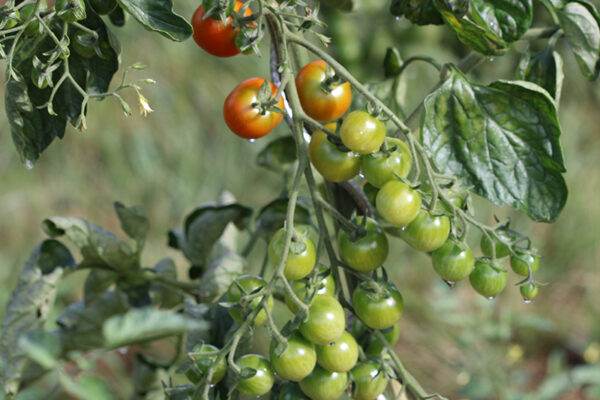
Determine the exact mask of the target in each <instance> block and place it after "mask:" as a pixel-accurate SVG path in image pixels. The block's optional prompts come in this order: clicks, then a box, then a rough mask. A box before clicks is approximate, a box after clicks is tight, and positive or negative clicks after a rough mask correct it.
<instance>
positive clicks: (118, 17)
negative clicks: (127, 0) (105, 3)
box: [108, 6, 126, 27]
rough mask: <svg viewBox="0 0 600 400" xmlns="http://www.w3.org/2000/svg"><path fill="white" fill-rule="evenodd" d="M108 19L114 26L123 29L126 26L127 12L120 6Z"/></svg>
mask: <svg viewBox="0 0 600 400" xmlns="http://www.w3.org/2000/svg"><path fill="white" fill-rule="evenodd" d="M108 18H109V19H110V22H112V24H113V25H114V26H118V27H121V26H124V25H125V21H126V20H125V12H124V11H123V8H121V7H120V6H117V8H115V10H114V11H113V12H111V13H110V14H108Z"/></svg>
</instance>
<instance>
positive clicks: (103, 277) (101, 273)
mask: <svg viewBox="0 0 600 400" xmlns="http://www.w3.org/2000/svg"><path fill="white" fill-rule="evenodd" d="M117 277H118V275H117V274H116V273H114V272H112V271H108V270H103V269H93V270H91V271H90V273H89V274H88V276H87V278H85V282H84V284H83V300H84V302H85V305H86V306H89V305H91V304H92V303H93V302H95V301H96V300H98V299H99V298H100V297H101V296H102V294H104V292H105V291H106V289H108V288H109V287H110V285H112V284H113V283H115V281H116V280H117Z"/></svg>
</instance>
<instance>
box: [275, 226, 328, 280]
mask: <svg viewBox="0 0 600 400" xmlns="http://www.w3.org/2000/svg"><path fill="white" fill-rule="evenodd" d="M295 229H296V231H298V233H299V234H300V235H302V236H303V237H304V241H303V242H302V244H300V243H295V242H294V239H292V244H291V247H290V249H289V251H288V256H287V258H286V260H285V266H284V269H283V274H284V275H285V277H286V279H288V280H290V281H293V280H296V279H302V278H304V277H305V276H306V275H308V274H309V273H310V271H312V269H313V268H314V266H315V263H316V262H317V249H316V248H315V244H314V243H313V241H312V240H311V239H310V238H309V237H308V232H307V230H306V228H305V227H304V228H303V227H301V226H296V227H295ZM284 239H285V228H281V229H279V230H278V231H277V232H275V234H274V235H273V238H272V239H271V242H270V243H269V260H270V261H271V264H273V265H274V266H276V265H277V263H279V260H280V259H281V256H282V253H283V251H282V250H283V242H284ZM302 245H303V246H302ZM295 246H298V247H304V249H303V250H302V251H295V250H298V249H294V247H295Z"/></svg>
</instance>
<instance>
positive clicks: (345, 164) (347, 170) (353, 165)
mask: <svg viewBox="0 0 600 400" xmlns="http://www.w3.org/2000/svg"><path fill="white" fill-rule="evenodd" d="M335 127H336V124H327V125H325V128H327V130H329V131H331V132H335ZM308 156H309V158H310V162H311V163H312V165H314V166H315V168H316V169H317V171H319V173H320V174H321V175H322V176H323V178H325V179H327V180H328V181H331V182H344V181H347V180H349V179H352V178H354V177H355V176H356V175H358V172H359V171H360V157H359V155H358V154H355V153H353V152H351V151H342V150H340V149H339V148H338V146H336V145H335V144H333V143H331V142H330V141H329V139H328V138H327V134H326V133H325V132H323V131H316V132H314V133H313V134H312V136H311V138H310V144H309V145H308Z"/></svg>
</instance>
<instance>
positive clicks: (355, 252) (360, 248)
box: [338, 216, 389, 272]
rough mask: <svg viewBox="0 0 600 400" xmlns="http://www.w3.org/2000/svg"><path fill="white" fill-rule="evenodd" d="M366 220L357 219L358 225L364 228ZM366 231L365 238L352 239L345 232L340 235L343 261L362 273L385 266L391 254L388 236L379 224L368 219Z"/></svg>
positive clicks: (339, 240)
mask: <svg viewBox="0 0 600 400" xmlns="http://www.w3.org/2000/svg"><path fill="white" fill-rule="evenodd" d="M364 218H365V217H363V216H360V217H358V218H356V224H357V225H358V226H362V224H363V219H364ZM365 231H366V234H365V236H362V237H357V238H352V237H351V235H350V234H349V233H348V232H346V231H344V230H340V231H339V233H338V246H339V248H340V255H341V256H342V259H343V260H344V262H345V263H346V264H348V266H350V267H351V268H353V269H355V270H357V271H361V272H369V271H373V270H374V269H376V268H378V267H380V266H381V265H383V263H384V262H385V260H386V258H387V256H388V252H389V245H388V240H387V236H386V235H385V233H384V232H383V230H382V229H381V228H380V227H379V224H377V222H375V221H374V220H372V219H371V218H367V222H366V223H365Z"/></svg>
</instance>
